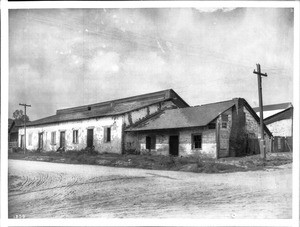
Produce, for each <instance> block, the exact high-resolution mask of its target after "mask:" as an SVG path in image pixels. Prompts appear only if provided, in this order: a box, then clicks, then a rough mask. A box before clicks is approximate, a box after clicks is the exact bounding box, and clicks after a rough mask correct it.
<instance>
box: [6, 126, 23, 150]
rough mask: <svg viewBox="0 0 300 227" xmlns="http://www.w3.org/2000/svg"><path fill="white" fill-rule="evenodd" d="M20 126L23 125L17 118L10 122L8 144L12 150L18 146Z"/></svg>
mask: <svg viewBox="0 0 300 227" xmlns="http://www.w3.org/2000/svg"><path fill="white" fill-rule="evenodd" d="M20 127H21V125H20V124H19V123H18V122H17V121H15V120H11V121H10V122H9V124H8V146H9V149H10V150H12V149H13V148H17V147H18V137H19V128H20ZM22 142H23V141H22ZM20 146H22V143H21V144H20Z"/></svg>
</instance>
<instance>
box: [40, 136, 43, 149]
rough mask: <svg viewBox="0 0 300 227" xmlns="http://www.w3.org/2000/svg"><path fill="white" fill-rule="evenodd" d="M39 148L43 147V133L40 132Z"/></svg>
mask: <svg viewBox="0 0 300 227" xmlns="http://www.w3.org/2000/svg"><path fill="white" fill-rule="evenodd" d="M39 149H43V133H39Z"/></svg>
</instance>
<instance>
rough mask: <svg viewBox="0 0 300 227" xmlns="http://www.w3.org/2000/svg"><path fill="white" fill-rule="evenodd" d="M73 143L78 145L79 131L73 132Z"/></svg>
mask: <svg viewBox="0 0 300 227" xmlns="http://www.w3.org/2000/svg"><path fill="white" fill-rule="evenodd" d="M73 143H78V130H73Z"/></svg>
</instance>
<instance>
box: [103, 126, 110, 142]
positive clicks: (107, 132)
mask: <svg viewBox="0 0 300 227" xmlns="http://www.w3.org/2000/svg"><path fill="white" fill-rule="evenodd" d="M110 141H111V127H105V128H104V142H110Z"/></svg>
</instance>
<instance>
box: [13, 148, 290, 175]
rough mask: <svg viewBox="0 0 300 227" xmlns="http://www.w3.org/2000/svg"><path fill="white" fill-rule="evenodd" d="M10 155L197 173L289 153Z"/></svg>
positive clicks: (244, 167)
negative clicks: (224, 155)
mask: <svg viewBox="0 0 300 227" xmlns="http://www.w3.org/2000/svg"><path fill="white" fill-rule="evenodd" d="M9 158H11V159H23V160H35V161H46V162H58V163H69V164H89V165H105V166H115V167H131V168H143V169H157V170H182V171H189V172H198V173H200V172H201V173H224V172H234V171H249V170H258V169H265V168H272V167H275V166H279V165H284V164H288V163H291V162H292V154H291V153H284V154H283V153H280V154H273V153H272V154H268V156H267V160H266V161H263V160H262V159H261V158H260V156H259V155H253V156H246V157H230V158H221V159H209V158H203V157H200V156H199V157H198V156H188V157H174V156H164V155H134V154H126V155H121V154H116V153H104V154H99V153H97V154H96V153H91V152H89V151H86V150H80V151H65V152H62V153H59V152H38V151H36V152H26V154H24V153H23V152H22V150H20V151H19V152H14V153H9Z"/></svg>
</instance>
